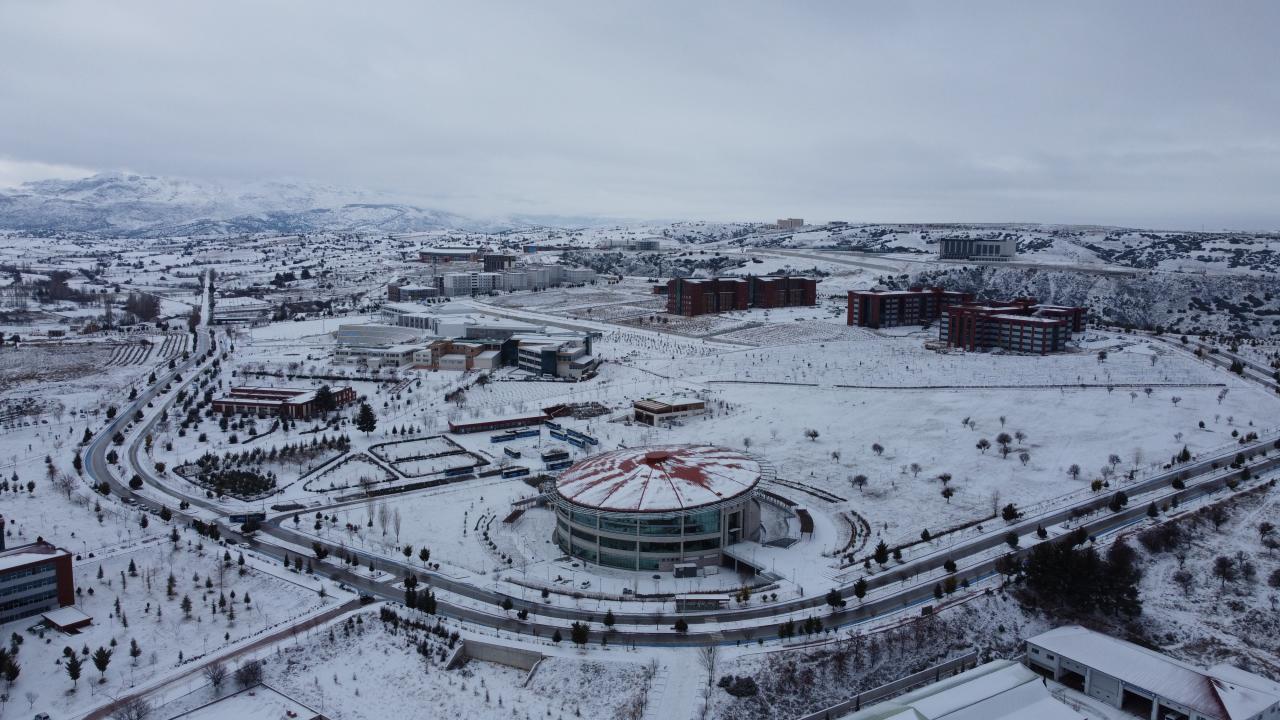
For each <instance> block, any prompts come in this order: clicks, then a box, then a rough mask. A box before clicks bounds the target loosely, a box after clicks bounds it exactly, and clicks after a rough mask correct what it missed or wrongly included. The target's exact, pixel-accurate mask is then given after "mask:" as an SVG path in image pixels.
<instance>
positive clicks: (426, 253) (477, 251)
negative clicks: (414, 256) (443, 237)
mask: <svg viewBox="0 0 1280 720" xmlns="http://www.w3.org/2000/svg"><path fill="white" fill-rule="evenodd" d="M483 257H484V250H483V249H481V248H473V247H431V248H422V249H421V250H419V251H418V260H419V261H420V262H425V263H447V262H480V260H481V258H483Z"/></svg>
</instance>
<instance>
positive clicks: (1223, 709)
mask: <svg viewBox="0 0 1280 720" xmlns="http://www.w3.org/2000/svg"><path fill="white" fill-rule="evenodd" d="M1026 660H1027V665H1028V666H1029V667H1030V668H1031V669H1033V670H1035V671H1037V672H1039V673H1042V674H1044V675H1045V676H1047V677H1051V678H1053V679H1054V680H1056V681H1058V682H1060V683H1062V684H1063V685H1066V686H1067V687H1070V688H1073V689H1075V690H1078V691H1080V692H1083V693H1084V694H1086V695H1088V696H1090V697H1092V698H1095V699H1097V700H1099V701H1101V702H1104V703H1107V704H1108V705H1111V706H1113V707H1117V708H1121V709H1122V710H1124V711H1126V712H1129V713H1130V714H1133V715H1136V716H1138V717H1149V718H1151V720H1280V684H1277V683H1275V682H1272V681H1271V680H1268V679H1266V678H1264V677H1261V676H1259V675H1254V674H1253V673H1250V672H1246V671H1244V670H1241V669H1239V668H1236V667H1232V666H1230V665H1215V666H1214V667H1211V668H1209V669H1208V670H1202V669H1200V668H1198V667H1195V666H1193V665H1189V664H1187V663H1184V662H1181V661H1178V660H1174V659H1173V658H1171V657H1169V656H1167V655H1162V654H1160V653H1158V652H1156V651H1154V650H1148V649H1147V648H1144V647H1141V646H1139V645H1134V644H1133V643H1129V642H1125V641H1123V640H1117V639H1116V638H1113V637H1111V636H1109V635H1105V634H1103V633H1098V632H1094V631H1092V630H1088V629H1086V628H1083V627H1080V626H1079V625H1066V626H1063V627H1059V628H1054V629H1053V630H1050V631H1048V632H1045V633H1041V634H1039V635H1036V636H1035V637H1032V638H1028V639H1027V652H1026Z"/></svg>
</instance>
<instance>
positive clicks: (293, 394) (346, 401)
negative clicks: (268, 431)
mask: <svg viewBox="0 0 1280 720" xmlns="http://www.w3.org/2000/svg"><path fill="white" fill-rule="evenodd" d="M330 392H332V393H333V401H334V404H335V406H336V407H343V406H344V405H350V404H351V403H353V402H355V401H356V391H355V390H354V389H353V388H350V387H335V388H331V389H330ZM212 404H213V411H214V412H218V413H222V414H223V415H233V414H236V413H240V414H244V415H269V416H273V417H275V416H280V415H283V416H284V417H287V418H289V419H291V420H306V419H307V418H309V417H311V416H312V415H314V414H315V413H316V412H318V411H319V408H317V407H316V391H315V390H314V389H308V388H272V387H235V388H231V389H230V390H228V391H227V393H226V394H225V395H220V396H218V397H216V398H214V399H213V403H212Z"/></svg>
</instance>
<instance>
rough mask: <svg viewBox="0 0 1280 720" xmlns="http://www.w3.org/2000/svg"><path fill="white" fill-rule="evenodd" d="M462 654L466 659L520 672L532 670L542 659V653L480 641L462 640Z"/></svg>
mask: <svg viewBox="0 0 1280 720" xmlns="http://www.w3.org/2000/svg"><path fill="white" fill-rule="evenodd" d="M462 652H463V654H464V655H466V657H467V658H469V659H472V660H480V661H483V662H491V663H498V664H499V665H506V666H508V667H513V668H519V669H521V670H525V671H528V670H532V669H533V666H534V665H536V664H538V661H539V660H541V659H542V653H540V652H537V651H536V650H525V649H524V648H518V647H509V646H506V645H497V644H494V643H489V642H484V641H481V640H463V641H462Z"/></svg>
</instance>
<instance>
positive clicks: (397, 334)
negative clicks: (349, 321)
mask: <svg viewBox="0 0 1280 720" xmlns="http://www.w3.org/2000/svg"><path fill="white" fill-rule="evenodd" d="M426 335H427V333H424V332H422V331H421V330H418V329H415V328H408V327H399V326H395V325H339V326H338V331H337V332H336V333H335V339H336V340H337V346H336V347H335V348H334V350H333V361H334V362H335V363H338V364H346V365H360V366H364V367H368V368H371V369H376V368H383V367H404V366H405V365H409V364H411V363H412V362H413V358H414V353H416V352H417V351H419V350H421V349H423V348H424V347H425V346H426Z"/></svg>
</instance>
